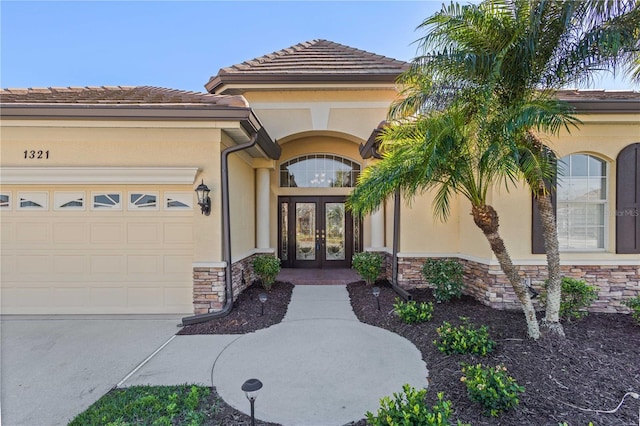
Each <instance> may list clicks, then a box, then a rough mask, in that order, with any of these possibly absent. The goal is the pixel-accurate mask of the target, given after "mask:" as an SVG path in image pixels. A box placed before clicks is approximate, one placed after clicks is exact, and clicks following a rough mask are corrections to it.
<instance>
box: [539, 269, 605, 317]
mask: <svg viewBox="0 0 640 426" xmlns="http://www.w3.org/2000/svg"><path fill="white" fill-rule="evenodd" d="M546 293H547V292H546V291H544V292H543V293H542V294H541V296H540V300H541V302H542V303H543V304H545V303H546V299H547V294H546ZM597 298H598V289H597V287H596V286H592V285H588V284H587V283H586V281H584V280H578V279H575V278H569V277H562V293H561V298H560V318H562V319H565V320H567V321H571V320H580V319H582V318H584V317H586V316H587V314H588V312H587V309H586V308H588V307H589V306H591V304H592V303H593V302H594V301H595V300H596V299H597Z"/></svg>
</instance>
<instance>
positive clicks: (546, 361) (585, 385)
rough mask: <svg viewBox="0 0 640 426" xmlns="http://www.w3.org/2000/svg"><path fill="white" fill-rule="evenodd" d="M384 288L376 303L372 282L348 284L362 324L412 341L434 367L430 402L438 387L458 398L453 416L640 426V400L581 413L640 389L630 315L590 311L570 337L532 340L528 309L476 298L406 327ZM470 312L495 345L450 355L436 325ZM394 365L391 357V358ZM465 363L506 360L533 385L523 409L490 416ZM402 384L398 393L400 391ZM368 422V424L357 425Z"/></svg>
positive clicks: (571, 327) (419, 293) (639, 339)
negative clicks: (440, 344) (472, 391)
mask: <svg viewBox="0 0 640 426" xmlns="http://www.w3.org/2000/svg"><path fill="white" fill-rule="evenodd" d="M378 285H379V286H381V294H380V305H381V310H380V311H378V310H377V307H376V301H375V298H374V297H373V296H372V294H371V287H367V286H366V285H365V284H364V282H360V283H354V284H349V285H348V287H347V288H348V290H349V295H350V297H351V304H352V306H353V309H354V311H355V313H356V315H357V316H358V318H359V319H360V321H362V322H365V323H367V324H371V325H375V326H378V327H381V328H385V329H387V330H390V331H393V332H395V333H397V334H399V335H401V336H404V337H405V338H407V339H408V340H410V341H411V342H413V343H414V344H415V345H416V346H417V347H418V349H419V350H420V351H421V352H422V357H423V359H424V361H425V362H426V364H427V368H428V370H429V392H428V394H427V396H428V400H429V401H428V402H429V404H434V403H435V397H436V393H437V392H444V394H445V399H449V400H451V402H452V405H453V409H454V414H453V416H452V418H453V419H457V420H461V421H463V422H468V423H471V424H473V425H474V426H475V425H554V426H557V425H558V424H559V423H561V422H567V423H568V424H569V425H571V426H573V425H588V424H589V422H593V423H594V424H595V425H598V426H600V425H616V426H620V425H638V422H639V421H640V419H639V418H638V416H639V415H640V401H639V400H636V399H633V398H631V397H630V396H629V397H627V398H626V399H625V402H624V404H623V405H622V407H621V408H620V409H619V410H618V412H617V413H615V414H602V413H596V412H590V411H584V410H580V409H578V408H576V407H581V408H585V409H591V410H613V409H615V408H616V407H617V405H618V404H619V402H620V400H621V399H622V397H623V395H624V394H625V393H626V392H636V393H639V392H640V327H638V326H637V325H636V324H635V323H634V322H633V320H632V318H631V316H630V315H622V314H595V313H590V314H589V315H588V316H587V317H586V318H585V319H584V320H582V321H579V322H574V323H570V324H565V332H566V334H567V339H566V340H564V341H559V340H555V341H554V340H553V339H549V338H546V339H545V338H542V339H540V341H538V342H535V341H532V340H530V339H528V338H527V337H526V324H525V320H524V316H523V314H522V312H514V311H499V310H495V309H491V308H488V307H486V306H484V305H482V304H480V303H478V302H477V301H475V300H474V299H472V298H470V297H462V299H460V300H456V301H453V302H450V303H441V304H436V305H435V309H434V315H433V319H432V320H431V321H429V322H427V323H422V324H417V325H407V324H404V323H403V322H402V321H400V319H399V318H398V317H397V316H396V315H395V314H393V312H392V310H393V303H394V301H395V298H396V297H397V294H396V293H395V292H394V291H393V289H392V288H391V287H390V286H388V284H387V283H384V282H379V283H378ZM411 294H412V296H413V298H414V299H415V300H417V301H433V300H434V299H433V297H432V293H431V290H428V289H426V290H413V291H411ZM461 316H465V317H468V318H469V320H470V321H471V322H472V323H473V324H476V325H478V326H479V325H487V326H488V327H489V333H490V335H491V337H492V339H493V340H495V341H496V342H497V347H496V350H494V352H493V353H491V354H490V355H489V356H487V357H480V356H472V355H444V354H442V353H441V352H439V351H438V350H437V349H436V347H435V345H434V344H433V340H434V339H435V338H436V332H435V329H436V328H437V327H438V326H439V325H441V324H442V322H443V321H448V322H449V323H451V324H453V325H457V324H459V322H460V321H459V317H461ZM390 362H392V360H390ZM460 362H467V363H469V364H477V363H482V364H485V365H486V364H489V365H496V364H504V365H505V366H506V367H507V369H508V373H509V374H510V375H511V376H513V377H514V378H515V379H516V381H517V382H518V383H519V384H520V385H522V386H524V387H525V388H526V390H525V392H524V393H523V394H522V395H521V396H520V404H519V406H518V407H517V408H516V409H514V410H511V411H508V412H505V413H503V414H501V415H500V416H499V417H497V418H491V417H485V416H483V415H482V411H481V409H480V408H479V405H477V404H475V403H473V402H472V401H471V400H469V398H468V397H467V393H466V387H465V386H464V384H463V383H462V382H460V377H461V376H462V374H461V371H460ZM400 390H401V389H399V390H398V391H400ZM356 424H357V425H364V424H365V422H364V421H360V422H358V423H356Z"/></svg>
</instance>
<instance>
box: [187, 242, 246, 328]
mask: <svg viewBox="0 0 640 426" xmlns="http://www.w3.org/2000/svg"><path fill="white" fill-rule="evenodd" d="M258 255H259V254H254V255H252V256H249V257H246V258H244V259H242V260H241V261H239V262H236V263H234V264H232V265H231V275H232V283H233V300H234V301H235V300H236V299H237V298H238V295H239V294H240V293H242V292H243V291H244V290H245V289H246V288H247V287H249V286H250V285H251V284H252V283H253V282H254V281H255V280H257V279H258V277H257V275H256V274H255V273H254V271H253V267H252V266H251V264H252V262H253V259H254V258H255V257H256V256H258ZM225 272H226V270H225V268H209V267H206V268H193V309H194V313H195V314H196V315H197V314H207V313H210V312H216V311H220V310H221V309H222V307H223V306H224V303H225V300H226V299H225V293H226V288H225V287H226V285H225V275H226V273H225Z"/></svg>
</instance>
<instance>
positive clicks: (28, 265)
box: [16, 254, 53, 275]
mask: <svg viewBox="0 0 640 426" xmlns="http://www.w3.org/2000/svg"><path fill="white" fill-rule="evenodd" d="M16 272H17V273H18V275H20V274H25V275H41V274H51V273H52V272H53V268H52V267H51V256H50V255H29V254H20V255H17V256H16Z"/></svg>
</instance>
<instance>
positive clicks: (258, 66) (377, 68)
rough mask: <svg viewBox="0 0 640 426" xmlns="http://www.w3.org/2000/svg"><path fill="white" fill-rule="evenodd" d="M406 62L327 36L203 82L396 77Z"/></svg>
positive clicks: (213, 86) (209, 86) (381, 79)
mask: <svg viewBox="0 0 640 426" xmlns="http://www.w3.org/2000/svg"><path fill="white" fill-rule="evenodd" d="M408 67H409V64H408V63H407V62H404V61H399V60H397V59H392V58H388V57H386V56H382V55H376V54H374V53H370V52H366V51H364V50H359V49H355V48H353V47H349V46H345V45H343V44H339V43H335V42H332V41H328V40H311V41H306V42H303V43H299V44H296V45H294V46H291V47H288V48H286V49H282V50H279V51H277V52H273V53H270V54H267V55H264V56H261V57H259V58H255V59H251V60H248V61H245V62H243V63H241V64H236V65H232V66H230V67H226V68H222V69H220V71H219V72H218V75H216V76H214V77H212V78H211V79H210V80H209V82H208V83H207V84H206V85H205V87H206V88H207V90H208V91H210V92H211V91H213V90H215V89H216V88H217V87H218V86H220V85H223V84H225V83H227V82H232V83H233V82H236V81H243V82H249V83H260V82H273V81H278V80H280V81H282V82H291V81H296V82H314V81H341V82H348V81H354V82H358V81H379V82H389V83H392V82H394V81H395V79H396V77H397V76H398V75H399V74H400V73H401V72H403V71H404V70H406V69H407V68H408Z"/></svg>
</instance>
